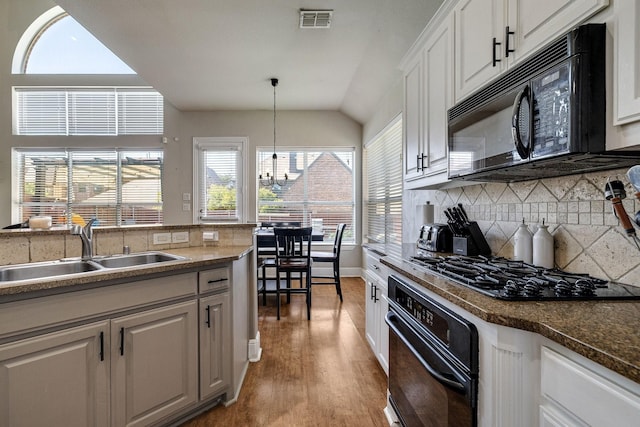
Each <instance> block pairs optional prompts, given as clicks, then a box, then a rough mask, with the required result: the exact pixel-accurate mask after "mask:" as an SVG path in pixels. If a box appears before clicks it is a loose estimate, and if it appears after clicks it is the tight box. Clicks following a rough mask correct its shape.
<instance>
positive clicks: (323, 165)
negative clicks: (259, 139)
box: [257, 148, 356, 243]
mask: <svg viewBox="0 0 640 427" xmlns="http://www.w3.org/2000/svg"><path fill="white" fill-rule="evenodd" d="M276 154H277V156H278V162H277V166H276V171H275V172H276V173H275V177H276V179H277V180H278V181H279V185H278V184H276V185H271V184H269V183H268V182H266V180H265V179H263V180H262V181H261V182H258V213H257V219H258V222H300V223H301V225H302V226H313V227H315V228H316V229H318V228H321V229H322V230H323V231H324V234H325V240H326V241H331V240H332V239H333V236H334V234H335V230H336V225H337V224H340V223H345V224H347V228H346V229H345V234H344V237H343V242H348V243H354V242H355V234H354V230H355V227H356V221H355V174H354V161H355V150H354V149H353V148H344V149H342V148H333V149H328V150H319V149H317V148H314V149H311V148H308V149H306V148H303V149H301V148H296V149H295V150H291V151H285V150H282V151H278V152H276ZM272 156H273V150H269V149H267V148H263V149H258V152H257V157H258V158H257V162H258V172H259V174H261V175H262V177H263V178H266V176H267V173H269V175H270V176H272V175H273V169H274V166H273V161H272ZM285 173H286V174H287V176H288V177H289V179H288V180H287V181H286V182H285V181H284V174H285Z"/></svg>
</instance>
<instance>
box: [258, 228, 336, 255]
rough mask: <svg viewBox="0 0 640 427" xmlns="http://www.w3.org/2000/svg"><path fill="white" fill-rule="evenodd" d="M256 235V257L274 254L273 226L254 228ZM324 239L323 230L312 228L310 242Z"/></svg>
mask: <svg viewBox="0 0 640 427" xmlns="http://www.w3.org/2000/svg"><path fill="white" fill-rule="evenodd" d="M254 233H255V236H256V252H257V253H258V257H262V256H269V255H271V256H273V255H275V249H276V239H275V236H274V234H273V228H272V227H269V228H264V227H257V228H256V229H255V232H254ZM323 240H324V232H322V231H320V230H313V231H312V232H311V241H312V242H322V241H323Z"/></svg>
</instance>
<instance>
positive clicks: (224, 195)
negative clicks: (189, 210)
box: [207, 184, 236, 211]
mask: <svg viewBox="0 0 640 427" xmlns="http://www.w3.org/2000/svg"><path fill="white" fill-rule="evenodd" d="M235 208H236V189H235V188H229V187H228V186H226V185H215V184H212V185H210V186H209V202H208V204H207V209H208V210H209V211H220V210H234V209H235Z"/></svg>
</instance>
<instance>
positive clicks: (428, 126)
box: [422, 20, 453, 175]
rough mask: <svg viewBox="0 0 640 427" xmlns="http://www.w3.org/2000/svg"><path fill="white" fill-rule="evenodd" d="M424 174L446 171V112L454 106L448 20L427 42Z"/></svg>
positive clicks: (424, 81) (425, 57)
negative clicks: (425, 154)
mask: <svg viewBox="0 0 640 427" xmlns="http://www.w3.org/2000/svg"><path fill="white" fill-rule="evenodd" d="M423 67H424V74H423V79H422V80H423V85H424V112H425V114H424V128H423V129H424V130H423V135H424V140H425V142H424V145H425V147H427V150H426V151H427V152H428V153H427V158H426V159H425V171H424V174H425V175H434V174H438V173H441V172H443V171H446V170H447V166H448V165H447V146H448V140H447V134H448V133H447V110H448V109H449V107H451V103H452V97H451V93H452V88H453V78H452V71H453V45H452V34H451V25H449V21H448V20H446V21H445V22H444V23H443V25H441V26H440V27H439V28H438V29H437V30H436V31H435V32H434V33H433V35H432V36H431V37H430V38H429V39H428V41H427V44H426V46H425V49H424V64H423Z"/></svg>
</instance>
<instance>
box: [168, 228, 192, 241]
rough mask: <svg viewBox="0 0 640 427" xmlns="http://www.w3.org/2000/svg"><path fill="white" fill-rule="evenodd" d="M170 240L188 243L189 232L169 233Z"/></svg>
mask: <svg viewBox="0 0 640 427" xmlns="http://www.w3.org/2000/svg"><path fill="white" fill-rule="evenodd" d="M171 241H172V242H173V243H189V232H188V231H177V232H175V233H171Z"/></svg>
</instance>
